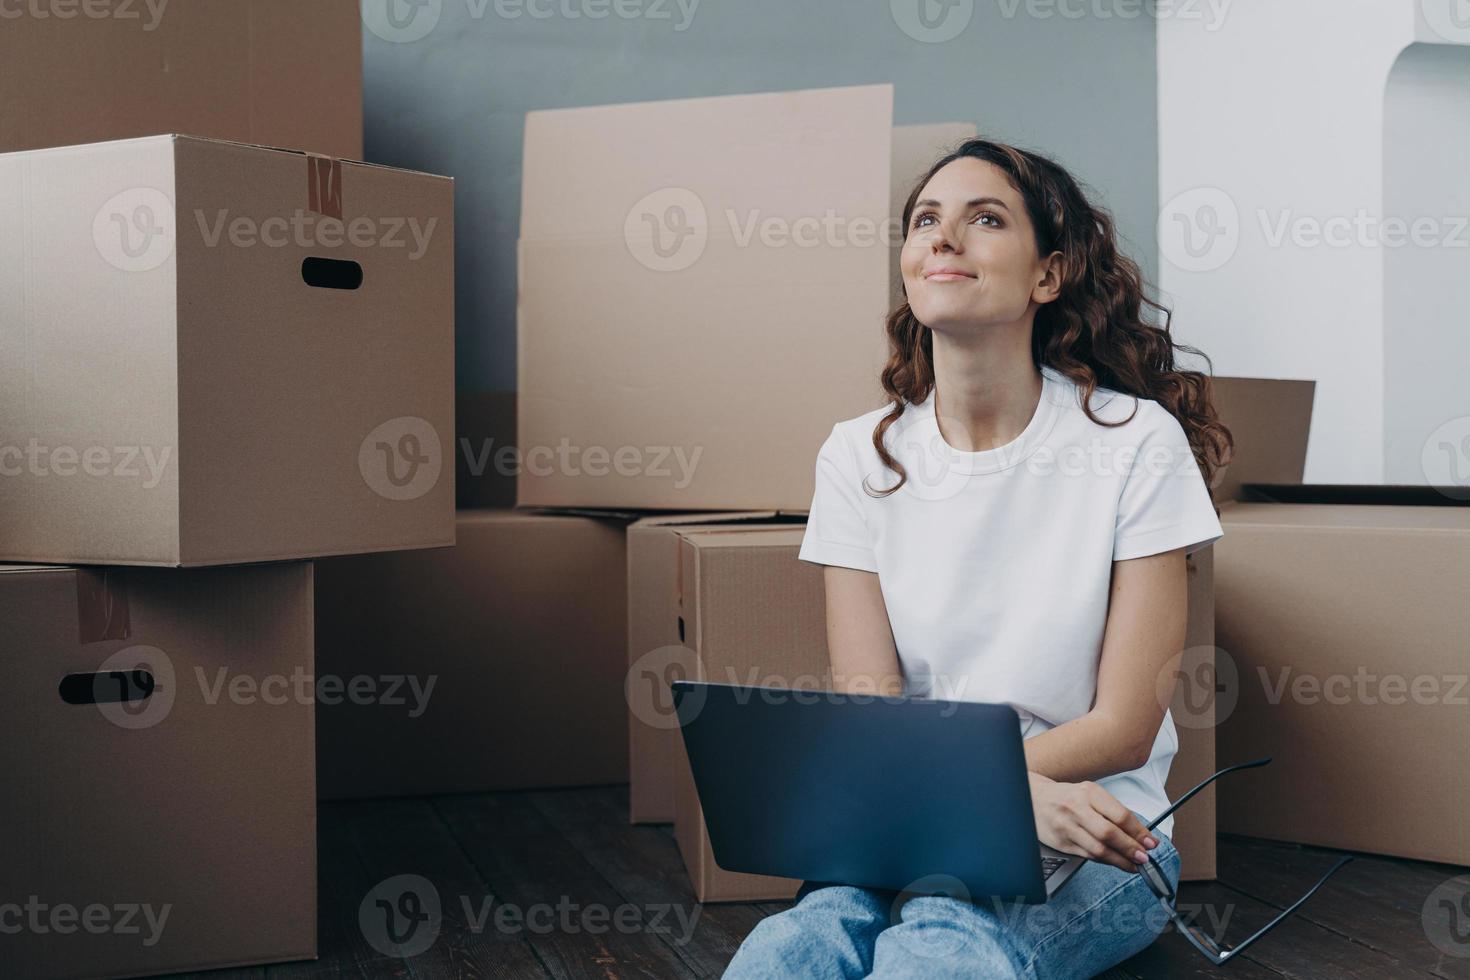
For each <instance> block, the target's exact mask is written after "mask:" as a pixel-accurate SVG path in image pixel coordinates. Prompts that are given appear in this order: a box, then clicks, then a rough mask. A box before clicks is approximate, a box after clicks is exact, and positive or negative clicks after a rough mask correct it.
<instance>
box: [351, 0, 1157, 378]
mask: <svg viewBox="0 0 1470 980" xmlns="http://www.w3.org/2000/svg"><path fill="white" fill-rule="evenodd" d="M680 3H682V4H683V7H682V9H681V7H680ZM920 3H923V4H928V5H929V7H930V9H931V11H932V12H933V13H934V14H936V15H938V14H940V13H941V12H943V11H944V10H945V9H946V8H945V6H944V4H943V3H942V2H941V0H893V2H892V4H890V2H889V0H847V2H844V0H368V2H367V3H366V4H365V12H364V18H365V20H366V21H367V25H368V29H366V30H364V32H363V38H364V42H363V43H364V74H365V79H364V86H365V90H364V102H365V120H366V121H365V125H366V140H367V147H366V155H367V158H368V160H370V161H372V162H375V163H384V164H390V165H394V166H400V167H410V168H413V169H417V170H426V171H431V172H434V173H442V174H448V175H450V176H452V177H454V178H455V179H456V181H457V187H456V195H457V208H456V222H457V239H456V247H457V250H458V260H457V270H456V277H457V281H458V297H457V319H458V327H457V331H458V338H457V359H458V371H457V382H458V387H459V390H460V392H461V393H465V392H475V391H481V392H485V391H510V390H513V389H514V388H515V383H516V369H515V354H516V350H515V348H516V341H515V304H516V283H515V242H516V238H517V237H518V235H519V232H520V166H521V135H522V126H523V123H524V116H525V113H526V112H527V111H529V110H534V109H547V108H559V107H564V106H580V105H601V104H608V103H617V102H638V101H645V100H652V99H671V98H686V97H694V96H707V95H730V94H736V93H744V92H769V91H779V90H783V89H802V88H823V87H827V86H834V85H862V84H871V83H876V82H891V83H893V85H894V86H895V92H894V123H895V124H906V123H921V122H954V121H973V122H975V123H976V124H978V126H979V127H980V132H981V134H982V135H986V136H991V137H995V138H999V139H1003V140H1007V141H1010V142H1014V143H1018V144H1021V145H1024V146H1027V147H1031V148H1033V149H1038V150H1041V151H1043V152H1046V153H1048V154H1050V155H1052V156H1054V157H1056V158H1057V159H1058V160H1059V161H1060V162H1061V163H1062V164H1064V165H1065V166H1067V167H1069V168H1070V169H1071V170H1072V172H1073V173H1074V174H1075V175H1076V176H1077V177H1078V178H1079V179H1081V180H1083V181H1084V182H1086V183H1087V184H1089V185H1090V186H1092V187H1093V188H1094V189H1095V190H1096V191H1097V199H1098V200H1099V202H1100V203H1102V204H1104V205H1105V206H1107V207H1108V208H1110V209H1111V210H1112V211H1113V213H1114V214H1115V215H1116V216H1117V218H1118V224H1119V230H1120V232H1121V234H1122V235H1123V236H1124V239H1125V241H1124V243H1123V247H1124V248H1125V250H1126V251H1127V252H1128V253H1129V254H1131V255H1132V256H1133V257H1134V258H1135V259H1137V260H1138V261H1139V262H1140V263H1141V264H1142V265H1143V267H1144V271H1145V273H1146V274H1147V275H1148V276H1149V277H1150V278H1151V279H1152V278H1154V277H1155V275H1156V266H1157V261H1156V255H1157V247H1156V236H1155V233H1154V221H1155V216H1156V214H1157V211H1158V133H1157V88H1156V61H1155V41H1154V27H1155V25H1154V21H1153V19H1152V18H1150V17H1148V16H1138V17H1134V18H1132V19H1125V18H1122V17H1119V16H1116V15H1115V16H1112V17H1107V18H1100V17H1097V16H1094V15H1092V14H1085V15H1083V16H1063V14H1062V11H1061V9H1058V7H1057V5H1054V4H1047V3H1039V2H1036V0H956V2H954V3H953V5H952V6H951V7H949V8H947V9H949V10H950V11H952V14H951V16H952V17H955V18H958V19H953V20H949V21H940V22H939V23H940V25H941V26H940V29H943V27H946V26H947V27H949V29H950V30H951V31H953V30H955V29H957V28H961V27H962V29H961V30H959V33H958V34H957V35H956V36H954V37H953V38H951V39H949V40H943V41H920V40H916V39H915V37H913V36H911V35H910V33H908V32H906V30H905V29H904V28H902V27H901V26H900V21H903V22H904V24H905V25H912V26H911V30H912V31H913V33H915V34H922V32H923V31H922V27H921V26H919V24H920V22H919V21H918V20H917V19H916V18H915V15H914V12H915V8H916V7H917V5H918V4H920ZM415 5H417V6H415ZM691 5H692V7H691ZM1061 6H1062V7H1063V8H1065V9H1068V10H1070V11H1071V12H1073V13H1074V14H1075V13H1081V12H1082V11H1084V10H1091V9H1092V8H1093V7H1094V6H1096V5H1092V4H1069V5H1061ZM1103 6H1107V5H1103ZM1123 6H1126V5H1123ZM971 8H973V9H971ZM691 9H692V16H688V13H689V11H690V10H691ZM567 11H570V12H571V13H572V14H581V15H582V16H568V15H567V13H566V12H567ZM599 11H601V12H605V13H606V16H604V17H602V18H600V19H597V18H593V17H589V16H586V14H587V13H596V12H599ZM533 12H534V13H536V14H538V15H541V16H533ZM620 12H621V13H620ZM967 12H969V19H968V21H966V20H965V19H964V18H965V16H966V14H967ZM390 13H391V14H392V17H393V19H388V15H389V14H390ZM546 14H550V16H545V15H546ZM629 14H632V15H635V16H627V15H629ZM681 28H682V29H681ZM426 29H427V33H426V34H424V33H423V32H424V31H425V30H426ZM418 34H423V36H422V37H415V35H418ZM380 35H386V36H387V37H389V38H393V40H385V39H384V37H383V36H380ZM587 165H588V166H589V167H595V166H596V165H597V161H595V160H589V161H587Z"/></svg>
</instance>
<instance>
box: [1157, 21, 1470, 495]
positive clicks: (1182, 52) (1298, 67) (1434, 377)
mask: <svg viewBox="0 0 1470 980" xmlns="http://www.w3.org/2000/svg"><path fill="white" fill-rule="evenodd" d="M1455 3H1456V0H1422V2H1421V0H1291V2H1289V3H1284V2H1279V0H1235V2H1234V3H1232V4H1230V6H1229V7H1228V9H1227V10H1226V11H1225V14H1224V16H1223V17H1221V18H1217V19H1215V20H1214V21H1204V20H1200V19H1190V18H1183V17H1167V16H1161V17H1159V19H1158V21H1157V25H1158V58H1159V85H1158V91H1159V127H1160V134H1159V185H1160V186H1159V191H1160V219H1159V221H1160V223H1159V242H1160V254H1161V262H1160V286H1161V287H1162V290H1163V292H1164V293H1165V295H1166V298H1167V300H1168V301H1169V302H1170V304H1171V305H1172V306H1173V309H1174V312H1175V328H1176V332H1177V334H1178V338H1179V339H1180V340H1181V341H1182V342H1184V343H1188V344H1192V345H1194V346H1197V347H1199V348H1201V349H1202V350H1203V351H1204V352H1205V353H1206V354H1208V355H1210V356H1211V358H1212V359H1213V361H1214V367H1215V370H1216V372H1217V373H1219V374H1235V375H1249V376H1257V377H1289V378H1314V379H1316V380H1317V382H1318V386H1317V403H1316V409H1315V414H1314V417H1313V424H1312V437H1311V442H1310V446H1309V449H1308V454H1307V474H1306V477H1307V479H1308V480H1309V481H1316V482H1331V483H1354V482H1358V483H1378V482H1384V481H1385V479H1388V480H1391V481H1393V482H1413V483H1423V482H1425V476H1424V474H1423V473H1422V472H1416V470H1417V469H1418V468H1417V467H1412V466H1408V465H1405V464H1404V463H1403V459H1406V458H1409V456H1410V455H1413V458H1415V459H1417V455H1414V453H1417V447H1419V446H1422V445H1423V443H1424V438H1425V433H1422V432H1420V431H1419V430H1420V429H1422V427H1423V425H1424V424H1425V420H1426V418H1427V416H1428V415H1433V414H1438V415H1439V416H1444V414H1445V413H1446V412H1447V411H1450V410H1452V408H1453V407H1454V406H1458V409H1456V410H1457V411H1458V412H1459V414H1461V415H1467V416H1470V386H1460V387H1459V388H1457V389H1453V390H1451V388H1450V387H1449V386H1448V385H1446V384H1444V383H1442V382H1441V380H1440V379H1441V378H1443V379H1446V380H1447V379H1448V378H1449V377H1450V369H1451V367H1452V365H1450V364H1448V363H1446V362H1445V361H1444V360H1443V359H1442V358H1433V357H1425V356H1419V355H1416V356H1415V357H1414V358H1413V359H1412V367H1409V366H1408V365H1409V363H1410V362H1409V361H1408V360H1405V357H1404V356H1399V355H1398V352H1400V351H1404V350H1407V349H1408V347H1409V345H1411V344H1412V345H1420V346H1421V347H1422V346H1427V345H1432V343H1433V340H1434V338H1436V337H1440V336H1443V337H1445V338H1448V337H1450V336H1452V335H1455V336H1459V337H1461V338H1463V327H1462V324H1463V323H1464V317H1463V315H1461V316H1460V317H1459V318H1458V319H1456V318H1454V317H1449V316H1446V317H1444V318H1443V321H1442V322H1440V320H1441V318H1439V317H1436V316H1430V317H1429V318H1428V319H1427V320H1426V319H1421V320H1420V322H1418V323H1417V324H1414V325H1412V326H1410V327H1405V326H1404V325H1403V324H1402V323H1399V324H1397V325H1396V329H1395V330H1394V331H1391V332H1390V333H1388V334H1387V335H1386V334H1385V329H1384V322H1385V292H1386V289H1385V277H1386V271H1385V267H1386V262H1389V261H1390V257H1389V255H1388V253H1389V252H1390V251H1392V250H1391V249H1386V248H1385V247H1384V245H1383V243H1384V242H1386V241H1388V240H1389V236H1391V235H1394V234H1396V229H1395V227H1394V226H1393V225H1392V224H1391V223H1389V222H1388V219H1390V218H1394V217H1401V218H1405V219H1410V220H1411V219H1413V218H1415V217H1418V216H1419V215H1420V209H1422V208H1431V209H1432V211H1431V213H1434V214H1438V215H1446V214H1447V212H1446V210H1445V209H1446V208H1453V207H1455V206H1457V204H1458V203H1460V202H1466V198H1465V196H1464V194H1463V192H1461V193H1458V194H1456V195H1455V198H1454V199H1453V200H1449V201H1448V203H1444V202H1442V200H1441V198H1442V197H1443V195H1441V194H1440V193H1439V192H1438V189H1437V185H1438V184H1439V183H1440V182H1441V181H1443V180H1444V179H1445V178H1447V177H1448V176H1449V171H1450V170H1452V169H1454V168H1449V167H1442V166H1434V167H1427V166H1419V167H1412V166H1408V165H1406V164H1403V163H1401V162H1400V163H1395V167H1394V175H1395V176H1394V179H1395V181H1431V180H1432V181H1433V182H1434V185H1431V184H1429V183H1421V184H1420V185H1419V186H1417V187H1416V188H1414V189H1413V190H1412V191H1409V192H1404V193H1399V194H1392V193H1390V194H1386V193H1385V168H1384V160H1385V148H1384V133H1385V104H1386V97H1385V92H1386V89H1387V86H1388V81H1389V77H1390V72H1391V70H1392V69H1393V67H1394V65H1395V63H1396V62H1397V61H1398V60H1399V58H1400V56H1401V55H1402V54H1403V52H1404V51H1405V49H1406V48H1408V47H1409V46H1410V45H1412V44H1414V43H1415V42H1416V41H1419V42H1423V43H1424V44H1433V45H1444V44H1450V43H1458V44H1465V43H1470V22H1464V23H1461V22H1460V21H1456V20H1454V19H1453V18H1452V14H1453V13H1454V9H1455ZM1211 26H1214V28H1215V29H1213V30H1211V29H1210V27H1211ZM1412 64H1414V65H1417V60H1414V61H1413V62H1412ZM1433 64H1434V65H1436V66H1437V67H1439V68H1443V65H1440V64H1439V61H1438V60H1433ZM1467 66H1470V62H1467V61H1465V60H1464V59H1458V60H1457V61H1456V63H1455V65H1454V66H1452V69H1453V68H1466V67H1467ZM1425 74H1426V73H1424V72H1417V71H1414V70H1412V69H1411V70H1410V71H1409V72H1408V73H1407V74H1406V75H1405V78H1407V79H1408V82H1407V84H1406V86H1405V87H1404V88H1403V89H1402V91H1403V97H1402V98H1395V99H1394V101H1393V104H1394V105H1395V106H1398V107H1401V108H1396V109H1395V110H1394V119H1395V120H1396V122H1395V123H1394V125H1392V126H1391V127H1390V131H1391V132H1392V133H1393V134H1394V138H1395V139H1412V140H1414V141H1415V145H1414V146H1413V147H1407V148H1405V147H1400V148H1399V151H1400V152H1397V153H1396V154H1393V155H1390V159H1392V160H1396V161H1406V160H1409V159H1413V158H1415V157H1420V158H1422V157H1424V156H1425V155H1439V156H1443V155H1445V154H1446V153H1447V152H1450V151H1451V150H1453V151H1455V152H1460V153H1463V148H1464V147H1465V145H1466V137H1465V135H1464V133H1463V129H1464V127H1463V120H1464V114H1463V112H1461V113H1460V114H1459V115H1458V116H1455V117H1445V118H1442V119H1440V120H1439V124H1438V125H1435V124H1434V123H1435V117H1436V114H1437V113H1439V112H1441V111H1442V109H1443V108H1444V106H1445V105H1446V104H1447V103H1448V102H1450V101H1452V100H1453V99H1460V98H1463V93H1465V92H1466V87H1465V83H1458V82H1457V83H1455V84H1453V85H1449V86H1446V84H1445V83H1443V82H1442V81H1440V82H1434V83H1430V82H1427V81H1423V80H1422V79H1423V77H1424V75H1425ZM1427 74H1434V73H1433V72H1429V73H1427ZM1440 74H1442V71H1441V72H1440ZM1426 85H1429V86H1431V87H1433V88H1434V89H1435V93H1436V94H1433V95H1424V94H1423V93H1422V89H1423V88H1424V87H1425V86H1426ZM1396 91H1398V88H1397V87H1396ZM1461 104H1462V105H1463V104H1464V103H1463V102H1462V103H1461ZM1400 117H1402V118H1400ZM1451 125H1458V126H1459V127H1460V129H1461V130H1462V131H1461V132H1460V133H1457V134H1455V135H1454V136H1453V137H1452V139H1451V137H1449V135H1448V127H1449V126H1451ZM1451 144H1453V145H1451ZM1460 159H1461V160H1464V159H1465V158H1464V157H1463V156H1462V157H1460ZM1458 169H1459V172H1460V173H1461V174H1464V173H1465V172H1466V170H1465V167H1464V166H1463V165H1462V166H1460V167H1459V168H1458ZM1396 186H1402V185H1401V184H1396ZM1390 208H1399V209H1405V208H1407V209H1412V210H1411V211H1410V212H1409V213H1398V214H1396V213H1395V212H1394V211H1392V210H1390ZM1461 213H1466V210H1465V209H1464V208H1461ZM1186 231H1187V232H1188V235H1189V237H1186ZM1283 232H1284V234H1283ZM1314 233H1315V237H1314ZM1401 258H1402V257H1401V256H1399V255H1394V256H1392V257H1391V261H1392V264H1390V265H1389V266H1388V267H1389V268H1390V269H1394V268H1398V267H1399V266H1405V269H1404V271H1401V272H1396V273H1395V276H1396V277H1397V278H1396V279H1395V281H1396V282H1409V281H1410V280H1411V279H1412V281H1413V283H1414V285H1413V287H1412V288H1413V289H1417V290H1419V291H1421V292H1424V291H1432V290H1435V289H1439V288H1441V283H1440V282H1439V280H1440V278H1441V277H1442V275H1443V269H1444V264H1443V256H1436V257H1434V258H1433V260H1431V261H1420V262H1417V263H1409V264H1407V265H1406V264H1405V263H1404V262H1401V261H1400V259H1401ZM1420 258H1421V259H1423V256H1420ZM1462 261H1463V260H1462ZM1409 265H1412V269H1409V268H1408V266H1409ZM1394 295H1395V296H1396V297H1400V298H1402V296H1403V295H1404V293H1403V291H1402V290H1396V291H1395V294H1394ZM1459 298H1460V296H1459V294H1458V293H1457V294H1454V295H1451V294H1449V293H1444V294H1439V295H1438V298H1436V299H1434V300H1433V301H1432V302H1431V303H1429V304H1428V307H1427V309H1430V310H1437V311H1441V312H1444V313H1449V312H1450V309H1447V307H1452V306H1453V304H1454V303H1455V302H1457V301H1458V299H1459ZM1396 307H1397V311H1396V314H1395V315H1396V318H1399V313H1400V312H1402V311H1407V310H1408V309H1409V308H1410V304H1407V303H1400V302H1398V301H1397V300H1396ZM1416 312H1419V311H1418V310H1416ZM1390 345H1391V346H1392V347H1393V350H1394V351H1395V355H1396V356H1395V357H1394V358H1391V359H1390V360H1391V362H1392V363H1393V364H1394V365H1395V368H1394V372H1393V373H1392V374H1390V375H1389V383H1386V379H1385V355H1386V347H1387V346H1390ZM1459 349H1463V347H1461V348H1459ZM1458 363H1459V364H1463V363H1464V361H1463V359H1460V360H1459V362H1458ZM1410 371H1422V372H1427V375H1425V376H1422V377H1421V379H1420V380H1421V382H1422V383H1425V384H1429V385H1440V386H1441V387H1443V388H1444V389H1445V390H1444V391H1443V392H1442V394H1444V397H1442V398H1436V399H1435V400H1434V401H1433V404H1432V405H1429V404H1428V403H1427V402H1426V403H1425V404H1424V405H1422V406H1420V407H1418V408H1414V409H1413V410H1404V411H1400V410H1399V408H1398V404H1399V403H1398V401H1397V400H1396V399H1398V398H1399V397H1401V395H1402V390H1403V388H1404V382H1405V379H1406V378H1407V377H1408V376H1409V372H1410ZM1388 399H1395V401H1394V405H1395V408H1394V409H1393V410H1388V409H1387V408H1386V405H1387V400H1388ZM1404 445H1410V446H1411V447H1414V453H1408V454H1407V455H1406V453H1407V451H1406V450H1403V449H1402V448H1400V447H1402V446H1404ZM1467 445H1470V443H1467ZM1386 447H1394V458H1395V459H1396V460H1398V462H1396V463H1395V465H1394V466H1393V467H1391V468H1390V467H1386V465H1385V455H1386Z"/></svg>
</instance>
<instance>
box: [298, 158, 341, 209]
mask: <svg viewBox="0 0 1470 980" xmlns="http://www.w3.org/2000/svg"><path fill="white" fill-rule="evenodd" d="M306 209H307V210H308V211H314V212H316V213H317V214H320V215H323V216H324V217H328V218H337V219H341V217H342V161H341V160H334V159H332V158H331V157H323V156H317V155H315V154H312V153H308V154H307V155H306Z"/></svg>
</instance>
